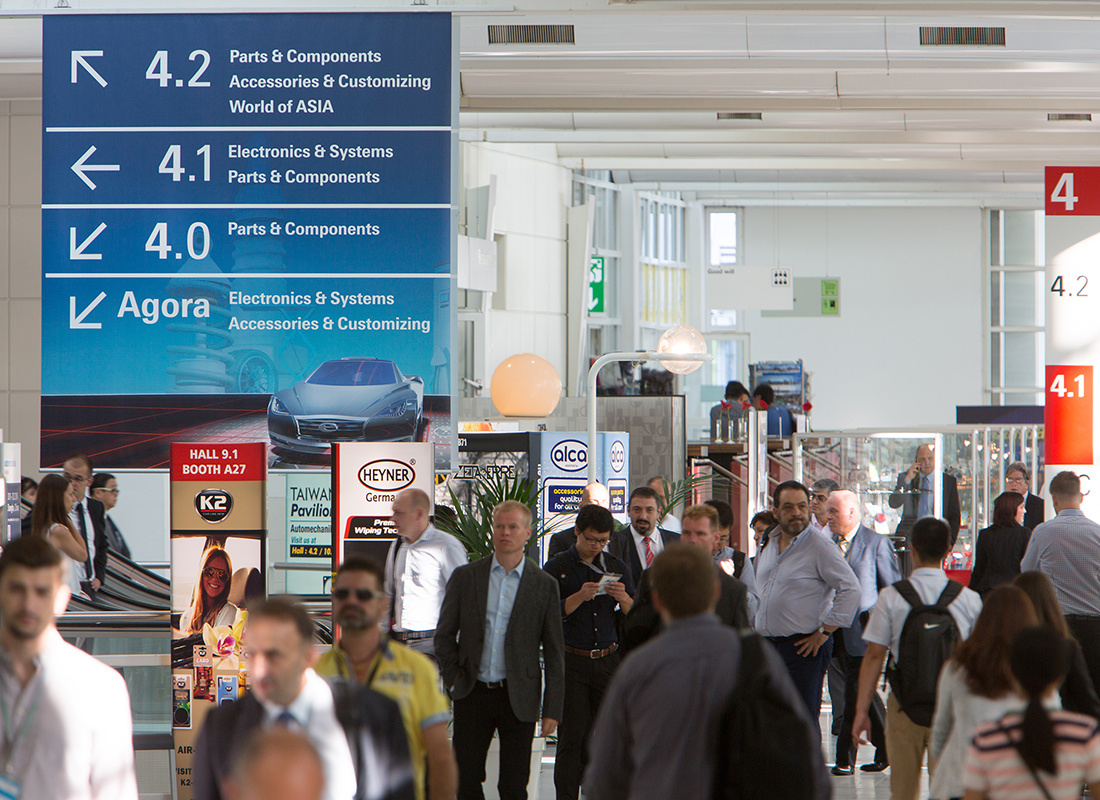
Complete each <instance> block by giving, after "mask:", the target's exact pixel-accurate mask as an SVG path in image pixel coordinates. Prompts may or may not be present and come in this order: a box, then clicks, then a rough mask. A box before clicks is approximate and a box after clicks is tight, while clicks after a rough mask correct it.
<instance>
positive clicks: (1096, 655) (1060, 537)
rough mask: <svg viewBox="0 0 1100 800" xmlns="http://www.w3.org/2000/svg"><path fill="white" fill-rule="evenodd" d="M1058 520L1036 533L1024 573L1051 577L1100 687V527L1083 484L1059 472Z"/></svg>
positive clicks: (1055, 484)
mask: <svg viewBox="0 0 1100 800" xmlns="http://www.w3.org/2000/svg"><path fill="white" fill-rule="evenodd" d="M1050 497H1051V500H1052V501H1053V503H1054V510H1055V511H1056V512H1057V516H1056V517H1055V518H1054V519H1052V520H1050V521H1049V522H1044V523H1043V524H1042V525H1040V526H1039V527H1037V528H1036V529H1035V530H1034V532H1033V533H1032V534H1031V540H1030V541H1029V542H1028V545H1027V550H1026V551H1024V557H1023V560H1022V561H1021V562H1020V569H1021V570H1022V571H1024V572H1027V571H1029V570H1038V571H1039V572H1042V573H1043V574H1044V575H1046V576H1047V577H1048V578H1050V580H1051V582H1052V583H1053V584H1054V589H1055V591H1056V592H1057V593H1058V602H1059V603H1061V604H1062V613H1064V614H1065V615H1066V622H1067V623H1069V628H1070V630H1071V631H1072V632H1073V635H1074V636H1075V637H1076V638H1077V641H1078V642H1080V643H1081V650H1082V651H1083V652H1084V655H1085V663H1086V664H1087V665H1088V668H1089V675H1090V676H1091V677H1092V682H1093V684H1094V685H1096V686H1100V525H1097V524H1096V523H1095V522H1093V521H1092V520H1091V519H1089V518H1088V517H1086V516H1085V515H1084V514H1083V513H1081V500H1082V499H1083V496H1082V494H1081V479H1080V478H1079V477H1078V476H1077V475H1075V474H1074V473H1072V472H1068V471H1067V472H1059V473H1058V474H1057V475H1055V476H1054V478H1053V479H1051V481H1050Z"/></svg>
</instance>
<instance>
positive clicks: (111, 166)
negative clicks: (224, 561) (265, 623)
mask: <svg viewBox="0 0 1100 800" xmlns="http://www.w3.org/2000/svg"><path fill="white" fill-rule="evenodd" d="M43 36H44V42H43V88H44V94H43V96H44V102H43V118H44V132H43V192H42V193H43V202H42V266H43V291H42V297H43V301H42V395H43V397H42V426H43V432H44V435H43V445H42V463H43V465H53V464H59V463H60V462H61V461H63V460H64V459H65V458H66V457H67V456H68V455H70V454H72V453H74V452H88V453H90V454H92V455H93V456H94V457H95V458H96V462H97V465H102V466H104V467H114V468H122V467H156V466H165V465H166V464H167V457H168V443H169V442H170V441H173V440H175V441H182V440H187V439H194V440H202V441H217V440H219V439H221V440H241V441H245V440H255V439H257V438H267V437H268V436H270V440H271V442H272V447H271V463H272V465H273V466H276V467H279V466H287V467H294V468H297V467H300V466H303V465H306V466H308V465H310V464H326V463H327V460H328V456H327V451H328V447H329V446H330V445H331V443H333V442H337V441H355V440H368V441H369V440H387V441H389V440H401V439H410V440H419V441H432V442H434V443H435V444H436V445H437V446H436V454H437V455H436V464H437V466H440V467H443V466H448V465H449V463H450V458H451V454H452V452H453V448H454V442H453V440H454V437H453V426H452V425H451V420H450V397H451V395H452V381H453V371H452V369H451V363H450V353H451V337H452V331H453V327H454V319H453V317H454V314H453V310H454V304H453V295H454V284H453V277H452V275H453V262H454V259H453V247H454V241H455V235H454V234H455V228H454V221H455V207H454V202H453V194H454V192H453V186H452V180H453V178H452V174H453V157H454V155H453V154H454V152H455V147H456V141H457V139H456V135H457V131H456V120H457V106H456V98H455V96H454V92H453V87H452V83H453V81H452V77H453V70H454V48H453V44H452V42H453V39H454V37H453V31H452V20H451V17H450V15H449V14H445V13H377V14H376V13H361V14H360V13H332V14H324V13H318V14H191V15H137V14H135V15H79V14H77V15H50V16H46V17H45V18H44V20H43ZM104 354H108V355H109V356H110V359H109V360H108V362H107V366H105V365H104V364H105V362H104V359H103V356H104ZM337 362H343V363H342V364H341V363H337Z"/></svg>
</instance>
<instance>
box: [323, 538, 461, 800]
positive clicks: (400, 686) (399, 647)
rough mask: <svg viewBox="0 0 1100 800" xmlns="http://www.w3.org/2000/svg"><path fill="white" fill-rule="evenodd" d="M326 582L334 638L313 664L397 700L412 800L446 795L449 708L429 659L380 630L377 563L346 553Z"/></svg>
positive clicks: (454, 781)
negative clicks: (337, 635)
mask: <svg viewBox="0 0 1100 800" xmlns="http://www.w3.org/2000/svg"><path fill="white" fill-rule="evenodd" d="M332 585H333V589H332V619H333V621H334V622H335V623H336V624H337V625H339V626H340V639H339V641H338V642H337V643H335V644H334V645H333V646H332V649H331V650H329V651H328V652H327V653H325V654H324V655H322V656H321V657H320V658H319V659H318V660H317V664H316V665H315V666H314V669H315V670H316V672H317V674H318V675H321V676H323V677H326V678H327V677H341V678H344V679H347V680H354V681H355V682H356V683H359V684H362V685H364V686H369V687H370V688H371V689H374V690H375V691H376V692H380V693H381V694H384V695H386V696H388V697H390V698H392V699H393V700H395V701H397V705H398V706H399V707H400V709H401V718H402V720H403V721H404V723H405V733H406V734H407V736H408V739H409V755H410V756H411V757H412V762H413V768H414V770H415V773H416V775H415V782H416V796H417V800H424V798H425V797H427V798H429V799H430V800H450V798H452V797H454V795H455V792H456V790H457V787H458V767H457V765H456V764H455V757H454V753H453V752H452V750H451V743H450V741H449V740H448V738H447V723H448V722H449V721H450V708H449V705H448V703H447V698H446V697H445V696H444V694H443V692H442V691H441V690H440V688H439V673H438V672H437V671H436V669H435V665H434V664H433V663H432V661H431V659H429V658H428V657H427V656H424V655H422V654H420V653H417V652H415V651H414V650H412V649H410V648H408V647H406V646H405V645H403V644H400V643H399V642H395V641H391V640H389V639H388V638H387V637H386V636H385V635H384V634H383V633H382V627H381V625H380V622H381V621H382V619H383V618H384V616H385V614H386V611H387V609H388V605H387V602H386V596H385V594H384V593H383V592H382V585H383V573H382V567H381V566H380V565H379V564H378V562H376V561H372V560H371V559H368V558H359V557H352V558H348V559H347V560H345V561H344V563H343V564H341V565H340V568H339V569H338V570H337V571H336V577H335V579H334V580H333V583H332ZM425 766H427V781H428V785H427V787H425ZM425 788H427V793H426V794H425Z"/></svg>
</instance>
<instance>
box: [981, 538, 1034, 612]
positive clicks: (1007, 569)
mask: <svg viewBox="0 0 1100 800" xmlns="http://www.w3.org/2000/svg"><path fill="white" fill-rule="evenodd" d="M1029 541H1031V529H1030V528H1026V527H1021V526H1019V525H1013V526H1011V527H1002V526H1000V525H990V526H989V527H988V528H982V529H981V530H980V531H978V540H977V542H975V544H974V570H973V571H972V572H971V573H970V588H971V589H973V590H974V591H975V592H977V593H978V594H980V595H982V597H985V594H986V592H988V591H989V590H990V589H992V588H993V587H994V586H998V585H999V584H1002V583H1008V582H1010V581H1011V580H1012V579H1013V578H1015V577H1016V576H1017V575H1019V574H1020V561H1021V560H1022V559H1023V557H1024V551H1025V550H1027V543H1028V542H1029Z"/></svg>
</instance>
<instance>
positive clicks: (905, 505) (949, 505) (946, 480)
mask: <svg viewBox="0 0 1100 800" xmlns="http://www.w3.org/2000/svg"><path fill="white" fill-rule="evenodd" d="M923 477H924V476H923V475H921V474H920V472H917V474H916V475H915V476H914V477H913V480H912V481H910V482H909V483H906V482H905V473H904V472H903V473H901V475H899V476H898V485H897V487H895V489H894V492H893V494H891V495H890V501H889V502H890V508H900V509H901V521H900V522H899V523H898V529H897V534H898V535H899V536H901V535H908V533H909V529H910V528H912V527H913V523H914V522H916V521H917V507H918V503H919V500H920V496H921V494H922V492H921V489H920V485H921V479H922V478H923ZM942 477H943V518H944V519H945V520H947V522H948V524H949V525H950V526H951V545H952V546H954V545H955V539H956V538H958V535H959V526H960V525H961V524H962V508H961V507H960V506H959V485H958V483H957V482H956V481H955V476H953V475H948V474H947V473H946V472H945V473H943V475H942Z"/></svg>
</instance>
